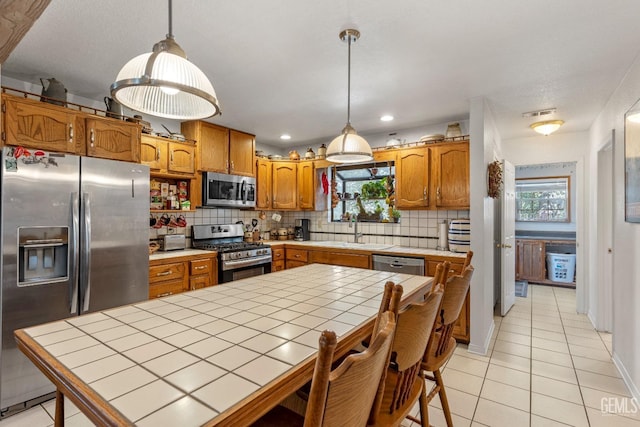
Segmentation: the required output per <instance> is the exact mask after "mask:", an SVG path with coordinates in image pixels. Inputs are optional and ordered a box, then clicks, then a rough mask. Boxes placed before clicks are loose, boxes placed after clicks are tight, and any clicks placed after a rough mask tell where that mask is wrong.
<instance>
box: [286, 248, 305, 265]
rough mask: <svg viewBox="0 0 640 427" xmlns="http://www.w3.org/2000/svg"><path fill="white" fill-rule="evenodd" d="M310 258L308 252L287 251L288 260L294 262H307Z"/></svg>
mask: <svg viewBox="0 0 640 427" xmlns="http://www.w3.org/2000/svg"><path fill="white" fill-rule="evenodd" d="M308 257H309V252H308V251H303V250H300V249H287V259H288V260H292V261H301V262H307V260H308Z"/></svg>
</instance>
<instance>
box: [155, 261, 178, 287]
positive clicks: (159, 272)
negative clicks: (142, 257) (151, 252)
mask: <svg viewBox="0 0 640 427" xmlns="http://www.w3.org/2000/svg"><path fill="white" fill-rule="evenodd" d="M184 274H185V266H184V263H183V262H175V263H170V264H163V265H154V266H150V267H149V283H150V284H151V283H157V282H163V281H165V280H180V283H182V280H183V279H184ZM181 286H182V285H181Z"/></svg>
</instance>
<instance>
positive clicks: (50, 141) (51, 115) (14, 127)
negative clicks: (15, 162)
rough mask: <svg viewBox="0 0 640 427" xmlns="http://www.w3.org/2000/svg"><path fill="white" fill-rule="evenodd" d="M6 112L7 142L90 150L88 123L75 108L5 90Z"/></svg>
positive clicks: (75, 151)
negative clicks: (86, 141) (85, 127)
mask: <svg viewBox="0 0 640 427" xmlns="http://www.w3.org/2000/svg"><path fill="white" fill-rule="evenodd" d="M2 113H3V120H2V123H3V132H2V141H3V142H4V143H5V144H7V145H21V146H24V147H29V148H39V149H42V150H49V151H57V152H61V153H72V154H85V153H86V151H85V150H86V149H85V145H84V136H83V124H84V123H83V120H82V118H81V117H80V116H79V115H78V114H77V112H75V111H72V110H68V109H66V108H63V107H56V106H52V105H51V104H45V103H42V102H40V101H34V100H31V99H24V98H18V97H15V96H12V95H6V94H3V95H2Z"/></svg>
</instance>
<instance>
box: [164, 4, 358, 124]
mask: <svg viewBox="0 0 640 427" xmlns="http://www.w3.org/2000/svg"><path fill="white" fill-rule="evenodd" d="M169 1H171V0H169ZM347 37H348V43H349V50H348V52H349V54H348V55H349V60H348V61H347V63H348V65H347V125H351V34H347Z"/></svg>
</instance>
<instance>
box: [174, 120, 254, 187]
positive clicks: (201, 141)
mask: <svg viewBox="0 0 640 427" xmlns="http://www.w3.org/2000/svg"><path fill="white" fill-rule="evenodd" d="M181 131H182V133H183V134H184V135H185V136H186V137H187V138H189V139H194V140H196V143H197V147H198V149H197V152H198V154H197V156H196V158H197V159H198V161H197V165H196V169H197V170H199V171H209V172H220V173H230V174H235V175H245V176H255V164H254V155H255V137H254V136H253V135H251V134H248V133H244V132H239V131H236V130H231V129H227V128H225V127H222V126H218V125H214V124H211V123H207V122H203V121H199V120H198V121H189V122H182V124H181Z"/></svg>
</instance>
